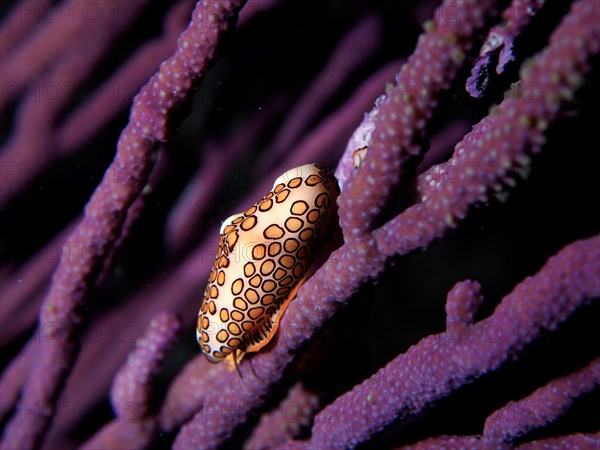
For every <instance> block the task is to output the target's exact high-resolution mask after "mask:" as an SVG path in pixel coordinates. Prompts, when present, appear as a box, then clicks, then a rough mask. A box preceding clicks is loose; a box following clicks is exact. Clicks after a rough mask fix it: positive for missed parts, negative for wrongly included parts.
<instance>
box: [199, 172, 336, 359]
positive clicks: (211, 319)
mask: <svg viewBox="0 0 600 450" xmlns="http://www.w3.org/2000/svg"><path fill="white" fill-rule="evenodd" d="M338 193H339V188H338V185H337V181H336V179H335V177H334V175H333V174H332V173H331V172H330V171H329V169H327V168H325V167H323V166H321V165H319V164H306V165H303V166H300V167H297V168H294V169H291V170H288V171H287V172H285V173H284V174H283V175H281V176H280V177H279V178H277V180H275V184H274V185H273V189H271V191H270V192H269V193H267V195H265V196H264V197H263V198H262V199H261V200H259V201H258V202H257V203H255V204H254V205H253V206H252V207H250V208H249V209H248V210H246V212H244V213H241V214H235V215H233V216H231V217H229V218H228V219H227V220H225V222H223V225H222V226H221V233H220V236H219V248H218V251H217V256H216V257H215V262H214V264H213V267H212V271H211V273H210V277H209V281H208V285H207V286H206V290H205V292H204V298H203V299H202V305H201V307H200V311H199V313H198V324H197V328H196V336H197V339H198V344H200V347H201V349H202V351H203V352H204V355H205V356H206V358H207V359H208V360H209V361H211V362H213V363H217V362H220V361H225V362H226V363H227V365H228V366H229V368H230V369H232V370H233V368H234V367H235V366H236V364H237V363H238V362H239V361H241V360H242V358H243V356H244V354H245V353H247V352H257V351H258V350H260V349H261V348H262V347H264V346H265V345H266V344H267V343H268V342H269V341H270V340H271V339H272V338H273V336H274V335H275V332H276V331H277V328H278V326H279V320H280V318H281V315H282V314H283V313H284V311H285V309H286V308H287V306H288V305H289V303H290V302H291V301H292V300H293V299H294V298H295V297H296V292H297V290H298V288H299V287H300V286H301V284H302V282H303V281H304V279H305V278H306V277H305V275H306V271H307V269H308V266H309V264H310V262H311V260H312V258H313V257H314V256H315V253H317V248H316V245H315V244H316V243H317V242H318V240H319V239H320V238H322V237H323V235H325V234H326V233H327V231H328V229H329V227H330V226H331V222H332V220H333V219H334V218H335V216H336V197H337V195H338Z"/></svg>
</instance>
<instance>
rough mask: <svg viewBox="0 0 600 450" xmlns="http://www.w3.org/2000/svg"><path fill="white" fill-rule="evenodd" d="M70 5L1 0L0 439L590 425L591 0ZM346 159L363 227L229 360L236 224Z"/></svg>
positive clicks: (595, 279)
mask: <svg viewBox="0 0 600 450" xmlns="http://www.w3.org/2000/svg"><path fill="white" fill-rule="evenodd" d="M34 3H35V4H34ZM67 3H68V2H60V1H59V2H55V3H50V2H31V1H30V0H15V1H13V2H10V3H9V4H7V6H4V5H3V6H2V8H4V9H3V10H2V11H3V12H4V16H3V20H2V26H1V27H0V37H1V38H2V39H1V42H2V44H1V46H0V51H1V52H2V53H1V56H2V60H3V62H6V64H2V66H0V72H1V75H2V97H1V98H0V102H1V105H0V112H2V114H3V118H4V119H5V120H4V121H3V125H2V126H3V127H2V129H1V132H0V139H2V141H1V144H2V149H1V150H0V163H1V168H2V173H1V176H2V178H1V180H0V181H1V182H2V193H1V195H0V202H1V204H2V211H1V214H2V225H3V227H4V228H3V236H2V241H1V248H2V252H3V262H2V265H1V266H0V283H1V284H0V298H2V299H3V298H4V293H6V295H7V298H8V300H9V302H8V303H7V304H8V307H5V302H4V301H2V305H0V333H1V336H0V337H1V339H0V342H1V343H2V346H3V351H2V361H3V363H5V369H4V370H3V372H2V378H1V384H0V394H1V398H0V401H1V405H0V406H1V409H0V421H1V422H0V425H1V426H2V448H32V447H40V448H50V449H53V448H60V447H64V448H73V447H77V446H80V445H84V446H87V447H89V448H95V447H99V446H101V447H106V446H107V447H111V448H123V447H143V446H162V447H171V446H173V447H175V448H215V447H217V446H230V447H233V448H235V447H239V446H240V445H242V444H244V445H246V446H247V447H248V448H254V446H256V447H260V448H268V447H270V446H278V445H281V446H283V447H284V448H293V447H302V448H318V447H321V448H330V447H332V446H338V447H340V448H346V447H354V446H357V445H363V446H367V447H368V446H372V447H380V446H385V447H391V446H402V445H413V446H415V447H420V448H428V447H434V446H454V445H464V446H470V447H477V446H481V447H485V446H488V447H490V446H491V447H494V446H504V447H510V446H523V447H527V446H537V445H546V444H548V445H557V446H560V445H562V446H568V445H572V446H575V445H579V446H580V447H585V446H588V447H589V446H593V445H596V443H597V440H598V430H599V429H600V423H599V422H598V419H597V417H595V416H593V415H592V414H588V413H587V412H588V411H590V410H591V408H592V407H593V405H594V404H595V403H597V401H598V377H597V358H598V356H599V354H598V347H597V345H595V344H594V343H595V342H598V341H599V340H600V336H598V332H597V327H595V326H594V325H595V323H596V322H597V320H598V318H599V317H600V312H599V311H598V302H597V299H598V297H599V295H600V293H599V292H598V291H599V289H600V273H599V272H600V267H599V266H598V264H599V263H600V261H599V260H600V243H599V241H598V237H597V233H598V232H599V227H598V221H597V219H596V218H595V217H594V214H593V212H592V209H593V208H592V205H593V204H594V203H595V201H594V198H595V196H596V194H597V192H596V191H597V182H596V179H597V176H596V173H595V171H596V167H597V162H598V159H597V155H596V154H595V153H593V152H589V150H588V149H589V142H593V140H594V139H595V129H594V127H592V126H590V124H591V123H592V118H593V117H595V116H596V114H595V113H594V111H595V110H596V109H597V104H598V100H599V98H598V83H597V61H598V53H599V50H600V49H599V46H600V31H599V25H598V24H599V23H600V21H599V20H598V19H599V17H600V7H599V6H600V5H599V4H598V2H597V1H596V0H578V1H573V2H565V3H563V4H561V5H558V4H550V2H538V1H535V2H517V1H515V2H513V3H511V4H509V3H508V2H496V1H492V0H485V1H478V2H470V1H459V2H456V1H446V2H442V3H438V2H434V1H432V2H419V3H418V4H417V3H416V2H414V3H413V2H408V3H403V4H402V5H398V4H397V2H391V1H390V2H387V1H381V2H367V1H361V0H358V1H355V2H351V3H350V4H338V3H336V2H325V3H323V2H311V1H309V2H297V1H288V2H275V1H270V2H253V1H248V2H229V1H223V2H221V1H217V2H208V1H207V2H199V3H198V4H197V5H196V6H195V9H194V12H193V13H191V7H192V6H193V5H192V4H191V3H190V2H187V1H180V2H174V3H173V4H172V5H170V6H168V7H167V6H158V5H150V4H149V2H144V1H139V2H137V1H136V2H135V5H134V6H135V7H133V8H130V9H128V10H127V11H126V12H125V11H121V12H119V11H120V10H119V8H118V5H119V4H120V3H119V2H106V4H104V3H101V4H100V5H104V9H102V8H100V10H99V11H100V13H101V17H102V20H100V19H99V18H98V15H95V16H92V15H91V13H92V9H90V8H93V7H94V5H95V6H96V7H97V6H98V4H97V3H94V2H82V3H81V4H80V5H78V7H77V8H76V9H74V10H72V12H73V14H77V15H78V16H77V17H76V18H75V17H74V18H73V20H72V21H71V20H70V19H69V16H61V17H62V18H61V19H60V20H53V19H52V18H53V17H56V16H57V14H61V13H63V12H65V11H69V9H68V6H69V5H68V4H67ZM244 3H245V5H244ZM32 5H33V6H32ZM528 5H529V6H530V7H531V8H533V9H531V8H530V9H526V12H528V14H527V15H526V16H519V17H514V14H515V13H518V12H523V7H527V6H528ZM242 6H243V8H242ZM240 8H241V9H240ZM502 8H506V9H505V10H504V11H502ZM95 11H97V10H95ZM238 13H239V14H238ZM238 16H239V17H238ZM236 19H237V20H236ZM423 21H426V22H424V23H423V24H422V23H421V22H423ZM236 22H237V28H236V29H235V31H233V32H231V33H229V35H228V36H226V35H225V32H226V31H228V30H233V26H234V24H235V23H236ZM186 28H187V31H184V29H186ZM499 30H500V31H502V32H503V33H505V35H506V38H505V46H504V47H503V50H502V51H503V52H504V54H503V58H502V60H501V61H500V65H503V64H504V70H503V71H502V70H498V75H497V76H496V75H494V76H493V77H490V82H489V83H487V85H486V86H483V85H477V86H475V88H476V89H477V91H478V92H477V94H478V95H480V98H479V99H473V98H470V97H469V96H468V94H467V93H466V92H465V89H464V86H465V83H466V80H467V77H468V73H469V71H470V68H471V64H472V63H473V60H474V59H475V58H476V57H477V55H478V54H480V55H484V56H485V55H487V54H488V53H487V52H488V51H489V49H490V44H489V43H490V39H492V40H493V36H497V35H498V33H499ZM182 32H183V34H181V35H180V33H182ZM77 33H82V39H80V40H78V39H73V37H74V36H75V35H77ZM366 34H368V36H366ZM178 35H179V36H180V37H179V39H178V40H177V42H176V37H177V36H178ZM361 35H365V38H364V40H362V39H361ZM486 35H488V38H487V41H486ZM44 36H46V37H48V36H53V38H52V39H45V38H44ZM265 36H274V37H276V39H272V38H269V39H265ZM490 36H491V37H490ZM225 37H227V39H224V38H225ZM90 40H91V41H92V42H97V43H98V44H102V45H99V46H98V47H97V48H96V49H95V51H94V52H89V53H87V52H86V51H85V45H88V44H89V42H90ZM114 42H119V43H120V46H119V47H118V48H117V47H115V46H114V45H111V44H110V43H114ZM356 42H360V43H361V45H356ZM217 50H219V51H220V53H221V59H220V60H219V62H218V63H217V64H216V65H215V66H214V67H213V69H212V70H211V71H209V72H207V69H208V66H209V63H211V62H212V61H213V60H214V59H215V52H216V51H217ZM75 55H76V56H77V58H79V59H78V60H77V61H79V64H81V69H82V70H81V71H79V72H78V75H77V76H72V75H71V73H72V70H71V69H72V68H73V67H77V64H75V66H74V65H73V64H74V61H75V59H76V58H75ZM170 55H171V56H170ZM74 58H75V59H74ZM165 58H166V59H165ZM162 60H165V62H163V64H162V65H161V66H160V68H159V63H160V61H162ZM20 61H21V62H20ZM28 62H29V63H28ZM508 62H510V63H508ZM22 63H28V64H25V65H23V64H22ZM488 63H489V64H493V57H492V59H490V60H488ZM403 64H404V65H403ZM476 67H481V65H480V64H479V65H476ZM84 68H85V70H83V69H84ZM517 69H520V72H519V73H517ZM155 72H156V73H155ZM500 72H502V73H500ZM153 73H155V75H154V76H153V77H152V78H151V79H150V81H149V82H148V83H146V81H147V79H148V78H149V77H150V76H151V75H152V74H153ZM204 74H206V76H205V77H204V78H203V81H204V85H203V86H202V87H201V88H200V91H199V92H198V94H196V96H195V97H194V99H192V97H191V95H192V92H193V91H194V90H195V89H196V88H198V85H199V82H200V80H201V78H200V75H204ZM394 74H397V75H396V76H394ZM386 82H387V84H386ZM66 86H69V87H70V89H69V90H68V91H67V90H66V89H65V87H66ZM142 86H143V87H142ZM57 87H62V88H63V91H62V92H63V95H62V96H61V97H60V99H59V101H58V102H53V101H52V100H53V98H52V97H51V96H49V94H48V93H49V92H50V88H55V89H56V88H57ZM469 87H470V89H471V92H472V91H473V87H474V85H473V84H470V85H469ZM140 89H141V90H140ZM138 91H140V93H139V94H138V95H137V96H136V98H135V99H134V100H132V99H133V95H134V94H135V93H136V92H138ZM376 98H378V99H379V100H377V102H376V104H375V108H373V104H374V102H375V99H376ZM131 101H133V103H132V107H131V112H130V116H129V121H128V120H127V118H126V117H125V116H124V114H123V113H124V110H123V106H124V105H126V104H128V103H129V102H131ZM94 111H95V112H94ZM188 111H191V112H192V115H191V116H190V117H189V119H187V120H186V121H184V122H183V123H182V122H181V119H182V116H183V115H184V113H186V112H188ZM367 111H370V112H369V113H368V114H367V115H366V116H364V115H365V113H366V112H367ZM363 117H364V120H363V123H362V125H360V121H361V119H363ZM74 124H79V125H77V126H75V125H74ZM357 127H358V129H357ZM469 127H472V130H471V131H470V132H468V130H469ZM122 129H124V131H123V132H122V134H121V137H120V139H119V133H120V131H121V130H122ZM354 129H357V131H356V132H355V133H354V135H353V136H351V135H352V130H354ZM28 130H29V131H28ZM36 132H38V134H36ZM177 132H179V133H177ZM348 142H349V144H348V145H346V144H347V143H348ZM282 143H286V144H285V146H284V147H285V148H282V145H283V144H282ZM364 146H366V147H367V151H366V156H365V157H364V160H363V163H362V165H361V166H360V167H359V168H354V167H353V166H352V164H351V162H352V161H353V156H355V155H354V151H355V150H358V149H359V148H362V147H364ZM115 147H116V148H117V153H116V157H115V159H114V161H113V163H112V164H111V163H110V158H111V157H112V156H113V153H114V148H115ZM205 148H209V149H210V151H205ZM344 148H346V150H345V151H344ZM261 149H266V150H261ZM453 149H454V150H453ZM363 156H364V155H363ZM338 161H340V163H339V165H338V168H337V171H336V175H337V176H338V178H339V179H340V181H341V183H340V184H341V185H342V187H343V190H342V193H341V196H340V199H339V205H340V212H339V215H340V224H341V230H342V234H343V238H344V239H343V241H344V243H343V244H342V245H341V247H339V248H338V249H337V250H335V251H333V253H331V255H330V257H329V258H328V260H327V261H326V262H324V264H323V265H322V267H321V268H320V269H319V270H318V271H317V272H316V273H315V275H314V276H313V277H312V278H311V279H310V280H308V281H307V282H306V283H305V285H304V286H303V287H302V288H301V289H300V291H299V293H298V297H297V298H296V299H295V300H294V301H293V302H291V304H290V306H289V308H288V310H287V312H286V314H285V315H284V317H283V319H282V322H281V325H280V332H279V333H278V335H277V336H276V338H275V339H274V341H273V342H272V343H271V344H270V345H268V346H267V347H265V348H264V349H263V350H261V351H260V352H259V353H257V354H256V355H252V356H249V357H247V358H246V359H245V360H244V361H243V362H242V364H241V365H240V373H241V375H242V377H240V376H239V375H238V374H237V373H236V372H228V371H227V368H226V367H224V366H223V365H211V364H209V363H208V362H206V361H205V360H204V359H203V358H202V357H201V355H199V349H198V348H197V346H196V344H195V339H194V323H195V320H196V314H197V310H198V307H199V302H200V298H201V293H202V291H203V289H204V287H205V285H206V280H207V276H208V272H209V270H210V266H211V265H212V259H213V258H214V254H215V252H216V247H217V231H218V228H219V225H220V223H221V221H223V220H224V219H225V218H226V217H227V216H229V215H230V214H231V213H234V212H237V211H240V210H243V209H244V207H247V206H249V205H251V204H253V203H254V202H255V201H256V200H257V199H259V198H261V197H262V196H263V195H264V194H265V192H267V190H268V189H269V188H270V186H271V185H272V182H273V180H274V179H275V178H277V177H278V176H279V175H280V174H281V173H284V172H285V171H286V170H288V169H289V168H291V167H296V166H299V165H302V164H305V163H308V162H319V163H322V164H325V165H327V166H329V167H331V168H333V167H335V166H336V164H337V163H338ZM102 173H104V176H103V178H102V180H101V181H100V178H101V175H102ZM98 182H99V183H100V184H99V185H98V188H97V189H95V193H93V194H92V190H94V188H95V185H96V183H98ZM186 185H189V187H186ZM182 192H185V198H184V200H179V201H178V199H179V197H180V195H181V194H182ZM90 195H91V198H90V199H89V201H88V200H87V197H88V196H90ZM497 198H500V199H501V200H503V201H504V202H499V201H497V200H496V199H497ZM85 203H87V206H86V207H85V212H84V217H83V218H82V219H76V220H75V224H72V221H73V218H75V217H76V216H78V214H80V211H81V209H82V207H83V205H84V204H85ZM175 205H183V206H177V207H175ZM185 205H189V211H186V210H185ZM165 224H167V225H165ZM173 224H176V226H174V225H173ZM63 228H64V229H65V230H63V231H61V229H63ZM169 233H177V236H173V235H169ZM595 235H596V236H595ZM594 236H595V237H594ZM552 255H555V256H552ZM52 271H54V275H53V277H52V279H50V278H49V274H50V273H51V272H52ZM461 280H477V281H461ZM457 282H458V284H457ZM453 286H454V287H453ZM513 288H514V289H513ZM446 294H448V295H447V300H446V303H444V299H445V298H446ZM19 305H21V307H20V308H19V307H18V306H19ZM165 309H170V310H172V311H174V312H176V313H177V314H178V316H179V317H181V320H182V329H183V336H182V337H181V338H180V339H179V340H176V337H177V333H176V330H177V328H178V325H177V323H176V321H175V319H174V317H173V316H172V315H171V314H170V313H164V312H161V311H164V310H165ZM38 314H39V321H38V323H37V325H36V322H35V317H36V316H38ZM144 330H146V331H144ZM142 336H143V337H142ZM138 340H139V342H138V344H137V345H135V344H136V342H137V341H138ZM411 346H412V347H411ZM409 347H410V348H409ZM169 348H171V350H170V351H169ZM128 354H129V355H130V356H129V357H128V356H127V355H128ZM161 367H162V369H161ZM111 386H112V391H111ZM292 386H294V387H292ZM111 392H112V394H113V396H112V403H111V395H110V394H111ZM123 403H126V404H128V406H131V407H132V409H125V410H124V409H123V408H122V404H123ZM120 405H121V406H120ZM131 411H133V412H135V414H131V415H128V414H129V413H130V412H131ZM128 419H130V420H128Z"/></svg>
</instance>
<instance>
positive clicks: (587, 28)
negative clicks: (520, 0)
mask: <svg viewBox="0 0 600 450" xmlns="http://www.w3.org/2000/svg"><path fill="white" fill-rule="evenodd" d="M597 17H598V3H596V2H588V1H581V2H576V3H575V4H574V6H573V8H572V11H571V12H570V13H569V15H568V16H567V17H566V18H565V19H564V20H563V21H562V23H561V24H560V26H559V27H558V28H557V29H556V30H555V32H554V33H553V34H552V37H551V39H550V45H549V47H548V48H546V49H545V50H544V51H543V52H542V53H541V54H540V55H539V56H537V57H536V58H535V59H534V60H533V61H532V62H531V63H530V64H529V66H528V67H527V68H526V69H524V70H522V74H521V85H531V86H535V88H536V98H535V101H530V100H529V99H528V98H526V97H522V96H520V95H518V94H517V95H516V96H514V97H513V96H512V95H511V94H510V93H509V94H507V96H506V98H505V99H504V101H503V102H502V103H501V104H500V105H499V106H498V107H497V108H494V109H492V111H491V114H490V115H489V116H487V117H486V118H484V119H483V120H482V121H481V122H479V123H478V124H477V125H476V126H475V127H474V128H473V131H471V133H469V134H468V135H467V136H465V138H464V139H463V140H462V141H461V142H460V143H459V144H458V145H457V146H456V149H455V151H454V155H453V157H452V159H451V161H450V162H449V163H448V165H451V166H452V168H453V169H455V172H454V173H456V176H454V175H453V176H452V177H442V179H439V178H437V179H435V181H436V182H437V183H436V186H435V188H433V187H430V188H429V189H430V194H428V196H427V197H426V199H425V200H424V201H423V202H422V203H419V204H417V205H414V206H412V207H410V208H409V209H407V210H406V211H405V212H404V213H403V214H401V215H399V216H397V217H396V218H395V219H393V220H392V221H390V222H388V223H387V224H386V225H385V226H384V227H382V228H381V229H378V230H376V231H375V233H374V235H375V237H376V239H377V241H378V244H379V248H380V250H381V251H382V252H384V253H386V254H388V255H392V254H394V253H396V252H398V253H399V254H405V253H407V251H411V250H412V249H413V248H414V246H415V245H418V246H425V245H427V244H429V243H430V242H431V241H433V240H434V239H436V238H438V237H441V236H443V235H444V234H445V233H446V232H447V230H448V228H451V227H454V226H456V220H457V219H459V220H461V219H463V218H464V217H465V216H466V215H467V212H468V211H469V210H470V209H471V208H473V207H475V206H478V205H481V204H482V203H484V202H486V201H487V200H488V196H489V193H490V192H492V193H493V192H499V191H500V190H501V189H502V186H503V185H506V184H508V185H514V183H515V180H514V178H515V176H516V175H519V174H521V173H526V172H527V169H528V166H529V164H530V156H529V155H530V154H533V153H536V152H538V151H539V150H540V148H541V146H542V144H543V143H544V142H545V137H544V136H545V132H546V130H547V128H548V126H549V125H550V123H551V122H552V121H554V120H556V119H557V117H558V115H559V112H560V108H561V107H562V106H563V105H564V104H565V103H567V102H569V101H570V100H572V98H573V96H574V94H575V92H576V91H577V89H578V87H580V86H581V83H583V80H584V78H583V77H584V76H585V75H584V74H586V73H588V72H589V71H590V70H591V68H592V60H593V57H594V56H595V55H597V54H598V52H599V51H600V25H599V24H598V22H597V21H596V18H597ZM549 74H550V76H549ZM375 133H376V131H375ZM422 176H424V177H428V176H432V174H431V173H429V174H427V173H426V174H423V175H422ZM450 199H453V200H452V201H450Z"/></svg>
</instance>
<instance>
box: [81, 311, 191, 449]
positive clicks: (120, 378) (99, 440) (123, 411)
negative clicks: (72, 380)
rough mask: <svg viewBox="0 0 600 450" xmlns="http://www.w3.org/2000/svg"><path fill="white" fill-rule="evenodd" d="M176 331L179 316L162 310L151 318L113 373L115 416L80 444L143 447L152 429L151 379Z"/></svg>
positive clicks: (179, 327) (154, 429) (158, 368)
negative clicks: (132, 348)
mask: <svg viewBox="0 0 600 450" xmlns="http://www.w3.org/2000/svg"><path fill="white" fill-rule="evenodd" d="M180 331H181V326H180V323H179V320H178V319H177V317H175V316H174V315H173V314H171V313H167V312H162V313H159V314H157V315H156V316H155V317H154V319H152V321H151V322H150V325H148V328H147V329H146V331H145V333H144V337H143V338H142V339H141V340H140V341H139V342H138V343H137V345H136V348H135V350H134V351H133V352H132V353H131V354H130V355H129V358H128V359H127V363H126V364H125V366H124V367H123V368H121V370H120V371H119V372H118V373H117V375H116V377H115V381H114V383H113V387H112V395H111V397H112V406H113V410H114V412H115V415H116V416H117V418H116V419H115V421H114V422H112V423H111V424H109V425H108V426H106V427H105V428H103V429H102V430H101V431H100V432H99V433H98V434H97V435H96V436H94V437H93V438H92V439H90V440H89V441H88V442H87V443H86V444H85V445H84V446H83V448H86V449H95V448H106V449H108V448H114V449H117V448H123V446H126V447H127V448H134V447H135V448H143V447H147V446H148V445H149V444H150V443H151V441H152V438H153V436H154V433H155V431H156V419H155V418H154V417H152V416H151V413H152V411H151V406H152V405H151V402H150V400H151V399H152V393H153V390H154V388H155V386H154V384H155V383H153V379H154V378H155V377H156V376H157V375H158V373H159V371H160V370H161V368H162V364H163V362H164V359H165V356H166V353H167V351H168V350H169V349H170V348H171V347H172V346H173V344H174V342H175V340H176V339H177V337H178V335H179V334H180Z"/></svg>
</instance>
